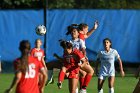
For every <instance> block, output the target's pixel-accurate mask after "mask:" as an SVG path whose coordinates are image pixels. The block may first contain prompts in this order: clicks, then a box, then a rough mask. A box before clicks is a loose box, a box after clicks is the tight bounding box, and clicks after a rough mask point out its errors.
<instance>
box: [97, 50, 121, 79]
mask: <svg viewBox="0 0 140 93" xmlns="http://www.w3.org/2000/svg"><path fill="white" fill-rule="evenodd" d="M119 57H120V56H119V54H118V52H117V51H116V50H115V49H112V48H110V51H109V52H106V51H100V52H99V53H98V55H97V59H99V61H100V62H101V67H100V72H99V78H100V79H104V78H103V77H104V76H115V66H114V62H115V60H116V59H118V58H119Z"/></svg>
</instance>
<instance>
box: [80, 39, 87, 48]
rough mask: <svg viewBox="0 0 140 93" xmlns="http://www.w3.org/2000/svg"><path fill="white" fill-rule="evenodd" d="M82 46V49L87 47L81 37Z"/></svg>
mask: <svg viewBox="0 0 140 93" xmlns="http://www.w3.org/2000/svg"><path fill="white" fill-rule="evenodd" d="M80 47H81V49H82V48H84V49H86V46H85V42H84V41H83V40H81V39H80Z"/></svg>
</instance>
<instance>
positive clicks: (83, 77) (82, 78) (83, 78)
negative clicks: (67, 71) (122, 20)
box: [79, 69, 87, 89]
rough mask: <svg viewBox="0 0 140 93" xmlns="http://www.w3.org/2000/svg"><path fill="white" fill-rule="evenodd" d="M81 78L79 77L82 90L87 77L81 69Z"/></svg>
mask: <svg viewBox="0 0 140 93" xmlns="http://www.w3.org/2000/svg"><path fill="white" fill-rule="evenodd" d="M79 72H80V77H79V82H80V89H82V86H83V84H84V80H85V76H86V74H87V73H86V72H85V71H84V70H82V69H80V71H79Z"/></svg>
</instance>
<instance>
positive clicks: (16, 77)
mask: <svg viewBox="0 0 140 93" xmlns="http://www.w3.org/2000/svg"><path fill="white" fill-rule="evenodd" d="M20 78H21V72H17V73H16V74H15V77H14V78H13V81H12V84H11V86H10V88H9V89H7V90H6V92H5V93H10V92H12V90H13V87H14V86H16V85H17V84H18V82H19V81H20Z"/></svg>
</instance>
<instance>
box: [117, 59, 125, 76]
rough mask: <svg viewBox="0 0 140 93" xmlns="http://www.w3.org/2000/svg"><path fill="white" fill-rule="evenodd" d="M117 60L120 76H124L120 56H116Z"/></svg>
mask: <svg viewBox="0 0 140 93" xmlns="http://www.w3.org/2000/svg"><path fill="white" fill-rule="evenodd" d="M118 61H119V66H120V73H121V76H122V77H123V76H125V73H124V70H123V65H122V61H121V59H120V58H118Z"/></svg>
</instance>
